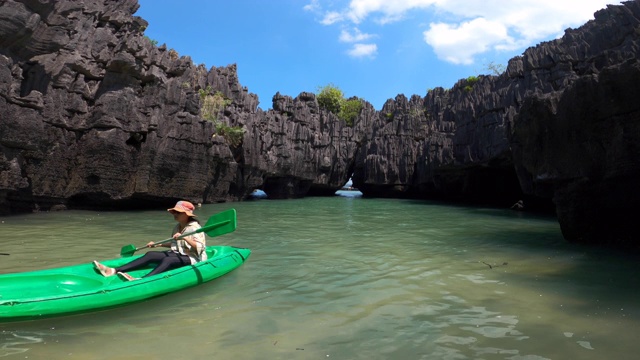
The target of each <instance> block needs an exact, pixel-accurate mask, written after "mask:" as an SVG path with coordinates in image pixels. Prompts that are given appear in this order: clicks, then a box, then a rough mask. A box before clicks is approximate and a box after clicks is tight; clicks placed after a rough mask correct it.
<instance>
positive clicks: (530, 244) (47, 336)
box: [0, 196, 640, 359]
mask: <svg viewBox="0 0 640 360" xmlns="http://www.w3.org/2000/svg"><path fill="white" fill-rule="evenodd" d="M230 207H235V208H236V209H237V211H238V230H237V231H236V232H235V233H233V234H229V235H225V236H221V237H218V238H209V239H208V241H209V243H219V244H224V245H233V246H239V247H249V248H251V249H252V251H253V253H252V255H251V257H250V258H249V260H248V261H247V262H246V263H245V264H244V265H243V266H242V267H240V268H239V269H237V270H236V271H234V272H232V273H230V274H228V275H226V276H224V277H222V278H220V279H217V280H214V281H213V282H210V283H207V284H205V285H202V286H200V287H197V288H193V289H189V290H186V291H182V292H179V293H176V294H172V295H168V296H165V297H162V298H160V299H154V300H150V301H147V302H143V303H138V304H133V305H130V306H126V307H121V308H117V309H111V310H107V311H101V312H97V313H92V314H82V315H76V316H71V317H63V318H55V319H46V320H39V321H31V322H20V323H7V324H0V329H1V330H2V332H1V337H0V356H4V357H7V358H25V357H28V358H32V359H33V358H36V359H37V358H92V359H113V358H123V359H129V358H170V357H178V358H183V357H184V356H185V354H189V355H188V356H189V358H193V359H205V358H211V357H212V356H217V357H218V358H232V357H233V358H238V359H291V358H300V359H312V358H314V359H315V358H330V359H331V358H333V359H605V358H616V359H632V358H634V357H635V355H634V354H635V352H636V351H637V350H639V349H640V346H639V345H638V344H637V343H638V342H637V336H636V335H635V334H636V330H638V326H639V325H640V301H638V300H640V296H638V295H636V291H635V289H637V288H638V285H640V280H639V279H638V276H637V275H636V273H637V271H636V267H637V266H636V265H637V258H634V257H632V256H630V255H625V254H620V253H615V252H607V251H603V250H599V249H592V248H584V247H578V246H575V245H571V244H568V243H566V242H565V241H564V240H562V238H561V235H560V232H559V227H558V225H557V222H556V221H555V220H553V219H548V218H540V217H535V216H530V215H527V214H523V213H521V212H512V211H509V210H496V209H473V208H465V207H451V206H443V205H438V204H429V203H424V202H417V201H400V200H375V199H363V198H360V197H355V198H354V197H338V196H336V197H333V198H318V199H316V198H311V199H303V200H289V201H268V200H264V201H257V202H244V203H235V204H216V205H205V206H203V207H202V209H200V212H199V214H200V217H201V218H202V219H203V220H206V218H207V217H208V216H210V215H212V214H214V213H215V212H218V211H221V210H225V209H227V208H230ZM2 220H3V221H4V222H3V223H2V224H0V238H1V239H2V242H0V252H7V253H10V254H11V255H10V256H3V257H1V258H0V273H6V272H11V271H26V270H31V269H37V268H45V267H56V266H63V265H70V264H73V263H76V262H82V261H86V262H89V261H91V260H93V259H94V258H98V259H100V258H106V257H114V256H117V254H118V253H119V250H120V248H121V247H122V246H123V245H126V244H129V243H133V244H136V245H141V244H145V243H146V242H148V241H150V240H158V239H164V238H166V237H167V236H168V235H169V233H170V230H171V226H172V223H171V221H172V219H171V218H170V217H169V216H168V215H167V214H166V212H165V211H163V210H162V209H160V210H158V211H146V212H129V213H94V212H81V211H69V212H64V213H43V214H34V215H29V216H16V217H7V218H3V219H2ZM16 236H17V237H16ZM6 239H12V240H11V241H8V240H6ZM13 239H17V240H13ZM1 291H2V290H1V289H0V295H1ZM114 344H117V346H114ZM69 354H73V355H69Z"/></svg>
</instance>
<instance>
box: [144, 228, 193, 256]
mask: <svg viewBox="0 0 640 360" xmlns="http://www.w3.org/2000/svg"><path fill="white" fill-rule="evenodd" d="M205 230H206V227H201V228H200V229H198V230H196V231H191V232H188V233H186V234H182V235H180V236H178V238H177V239H174V238H168V239H165V240H162V241H158V242H154V243H153V245H154V246H155V245H160V244H165V243H168V242H170V241H172V240H179V239H182V238H184V237H187V236H189V235H193V234H197V233H201V232H203V231H205ZM147 247H148V246H146V245H145V246H141V247H138V248H136V251H138V250H142V249H146V248H147Z"/></svg>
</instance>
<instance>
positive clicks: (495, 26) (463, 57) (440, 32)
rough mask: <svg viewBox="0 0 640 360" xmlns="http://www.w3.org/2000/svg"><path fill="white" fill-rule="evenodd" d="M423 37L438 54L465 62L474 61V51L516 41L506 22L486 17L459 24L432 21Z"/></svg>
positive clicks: (480, 51)
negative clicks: (509, 33)
mask: <svg viewBox="0 0 640 360" xmlns="http://www.w3.org/2000/svg"><path fill="white" fill-rule="evenodd" d="M424 39H425V41H426V42H427V43H428V44H429V45H431V46H432V47H433V49H434V51H435V53H436V55H437V56H438V58H440V59H442V60H445V61H448V62H451V63H454V64H464V65H469V64H472V63H473V56H474V55H477V54H480V53H483V52H486V51H487V50H489V49H490V48H491V47H492V46H498V45H499V44H504V43H511V42H512V41H513V40H512V39H511V38H510V37H509V36H508V35H507V29H506V27H504V25H503V24H501V23H498V22H490V21H488V20H486V19H483V18H477V19H473V20H471V21H467V22H464V23H462V24H459V25H451V24H445V23H437V24H431V28H430V29H429V30H428V31H425V32H424Z"/></svg>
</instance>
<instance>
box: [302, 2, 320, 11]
mask: <svg viewBox="0 0 640 360" xmlns="http://www.w3.org/2000/svg"><path fill="white" fill-rule="evenodd" d="M303 9H304V10H305V11H311V12H317V11H320V2H319V1H318V0H311V2H310V3H309V4H307V5H305V6H304V7H303Z"/></svg>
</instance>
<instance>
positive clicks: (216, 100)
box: [198, 86, 245, 147]
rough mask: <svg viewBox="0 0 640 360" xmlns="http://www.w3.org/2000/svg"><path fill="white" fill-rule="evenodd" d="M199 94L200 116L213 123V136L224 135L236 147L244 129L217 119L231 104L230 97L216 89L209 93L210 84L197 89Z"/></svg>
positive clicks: (240, 140) (239, 142)
mask: <svg viewBox="0 0 640 360" xmlns="http://www.w3.org/2000/svg"><path fill="white" fill-rule="evenodd" d="M198 93H199V94H200V101H201V107H200V116H202V118H203V119H205V120H208V121H211V122H212V123H214V124H215V129H216V132H215V134H213V136H214V137H215V136H217V135H220V136H222V137H224V138H225V139H226V140H227V142H228V143H229V144H230V145H231V146H232V147H238V146H239V145H240V144H241V143H242V139H243V138H244V132H245V129H244V128H243V127H241V126H229V125H227V124H225V123H223V122H222V121H219V120H218V115H219V114H220V112H221V111H222V110H224V108H225V107H227V106H229V105H231V99H226V98H225V97H224V94H223V93H222V92H220V91H216V92H215V93H213V94H211V86H207V87H206V88H205V89H200V90H199V91H198Z"/></svg>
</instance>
